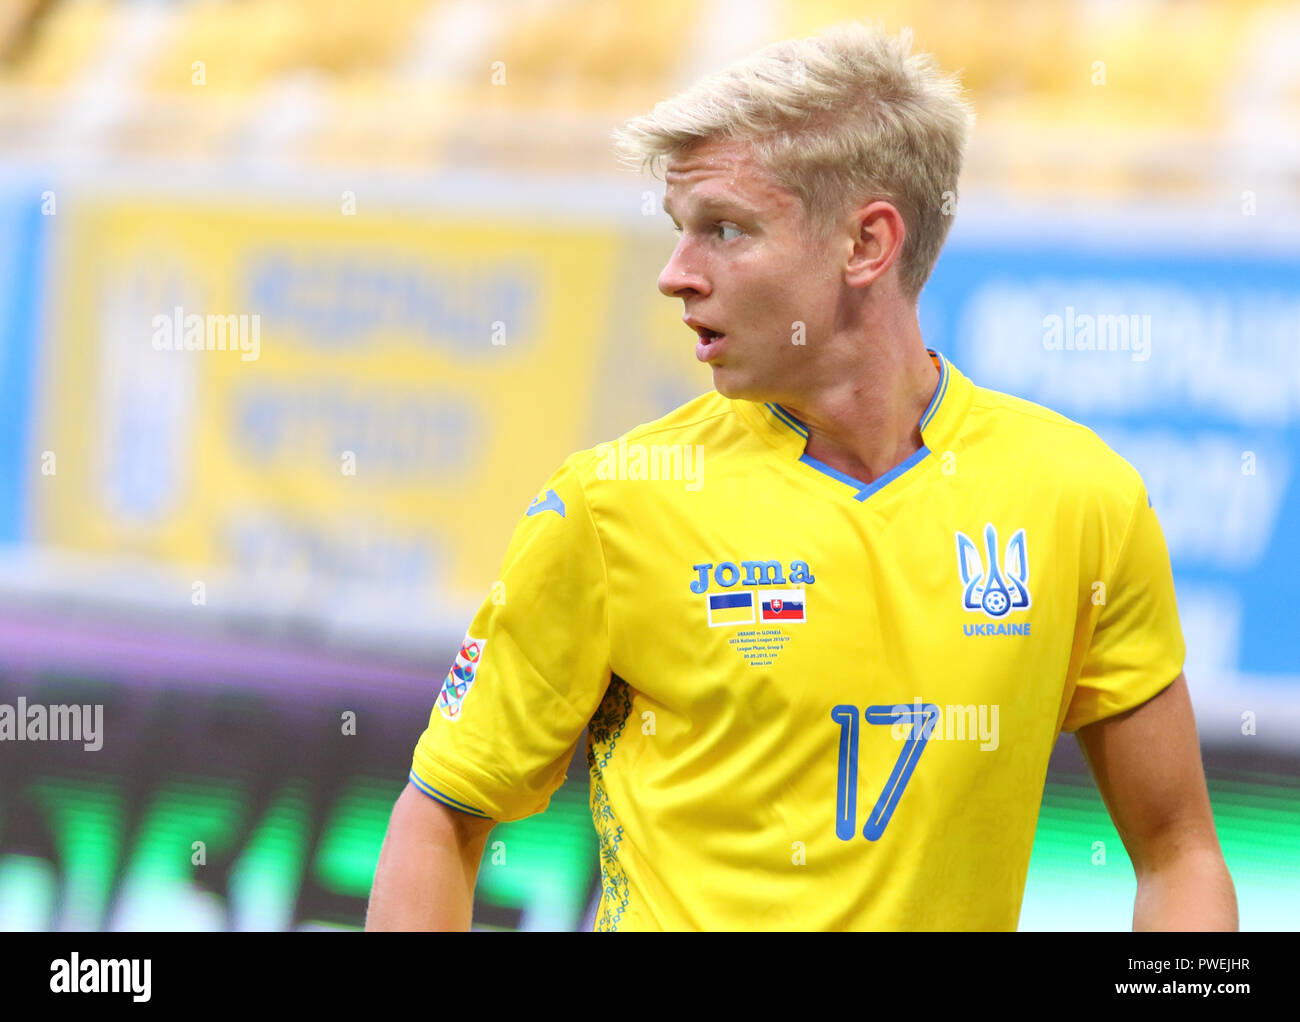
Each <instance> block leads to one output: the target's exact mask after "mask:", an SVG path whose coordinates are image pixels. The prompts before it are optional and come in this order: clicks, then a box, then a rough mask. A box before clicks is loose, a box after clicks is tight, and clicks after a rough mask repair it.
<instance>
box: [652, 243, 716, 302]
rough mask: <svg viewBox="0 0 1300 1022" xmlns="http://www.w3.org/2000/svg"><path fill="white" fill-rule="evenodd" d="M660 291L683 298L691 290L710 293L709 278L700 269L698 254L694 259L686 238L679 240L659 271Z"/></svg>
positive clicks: (670, 296) (704, 293)
mask: <svg viewBox="0 0 1300 1022" xmlns="http://www.w3.org/2000/svg"><path fill="white" fill-rule="evenodd" d="M659 291H660V293H661V294H665V295H667V296H668V297H669V298H682V297H685V296H686V295H687V294H688V293H690V292H698V293H700V294H703V295H707V294H708V293H709V283H708V279H707V278H706V277H705V275H704V273H703V271H702V270H701V269H700V264H699V258H698V256H697V257H695V258H694V259H692V258H691V257H690V254H689V253H688V252H687V251H686V242H685V239H683V240H682V241H680V242H678V244H677V247H676V248H675V249H673V254H672V255H671V256H670V257H669V259H668V262H667V263H666V264H664V268H663V269H662V270H661V271H660V272H659Z"/></svg>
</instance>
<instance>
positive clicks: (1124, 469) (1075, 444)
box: [967, 385, 1146, 506]
mask: <svg viewBox="0 0 1300 1022" xmlns="http://www.w3.org/2000/svg"><path fill="white" fill-rule="evenodd" d="M967 436H968V437H970V438H972V439H980V440H984V441H986V442H992V443H993V444H995V445H996V448H997V449H998V450H999V451H1001V452H1003V456H1004V457H1005V458H1007V459H1009V460H1010V461H1012V462H1015V463H1017V464H1018V466H1019V467H1020V468H1022V469H1024V470H1025V471H1026V472H1027V473H1028V474H1030V475H1031V476H1032V477H1033V478H1037V479H1040V480H1042V481H1043V482H1047V483H1056V484H1058V485H1060V486H1062V487H1063V488H1066V489H1070V490H1076V491H1085V490H1086V491H1087V492H1089V493H1093V494H1097V495H1101V496H1107V495H1108V496H1112V497H1114V498H1115V499H1116V500H1119V501H1120V502H1122V503H1126V504H1128V505H1129V506H1131V505H1132V501H1133V499H1134V497H1135V495H1136V494H1139V493H1141V494H1143V495H1145V492H1146V489H1145V484H1144V483H1143V482H1142V478H1141V476H1140V475H1139V473H1138V471H1137V469H1135V468H1134V467H1133V466H1132V465H1131V464H1130V463H1129V462H1128V461H1127V460H1126V459H1125V458H1124V457H1123V456H1121V455H1120V454H1119V453H1118V452H1117V451H1115V449H1114V448H1112V447H1111V446H1110V445H1109V444H1107V443H1106V441H1105V440H1103V439H1102V438H1101V437H1100V436H1098V435H1097V433H1096V432H1095V431H1094V430H1092V429H1090V428H1089V427H1087V426H1085V425H1084V424H1083V423H1081V422H1076V421H1075V420H1074V419H1071V418H1069V417H1068V416H1066V415H1062V414H1061V413H1060V412H1058V411H1055V410H1054V409H1051V408H1048V407H1046V406H1045V405H1040V404H1035V403H1034V402H1033V401H1027V400H1025V399H1024V398H1021V397H1016V396H1015V395H1013V394H1006V393H1003V392H1002V391H999V390H993V389H991V388H989V387H982V386H979V385H976V386H975V387H974V388H973V396H972V400H971V408H970V413H969V418H968V422H967Z"/></svg>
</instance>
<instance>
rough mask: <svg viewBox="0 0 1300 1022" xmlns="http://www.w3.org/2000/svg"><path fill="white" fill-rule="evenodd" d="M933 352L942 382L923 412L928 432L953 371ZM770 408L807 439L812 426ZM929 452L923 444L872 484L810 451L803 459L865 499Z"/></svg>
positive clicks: (773, 406)
mask: <svg viewBox="0 0 1300 1022" xmlns="http://www.w3.org/2000/svg"><path fill="white" fill-rule="evenodd" d="M930 354H932V355H936V356H937V357H938V359H939V383H938V385H937V386H936V387H935V388H934V396H933V397H932V398H930V403H929V404H928V405H926V406H925V411H924V412H922V413H921V421H920V422H919V423H918V424H917V429H919V430H922V431H924V430H925V427H926V426H928V425H929V424H930V420H931V419H933V418H934V413H935V412H937V411H938V410H939V406H940V405H941V404H942V403H943V399H944V395H946V394H947V393H948V380H949V379H950V374H949V372H948V360H947V359H946V358H944V356H943V355H942V353H940V352H937V351H932V352H930ZM767 408H768V409H769V410H770V411H771V412H772V414H773V415H775V416H776V417H777V418H778V419H780V420H781V421H782V422H783V423H785V424H786V425H787V426H789V427H790V428H791V429H792V430H794V431H795V432H796V433H798V434H799V435H800V436H802V437H804V438H805V439H807V437H808V427H807V426H805V425H804V424H803V423H802V422H800V421H799V420H798V419H797V418H795V417H794V416H793V415H791V414H790V413H789V412H788V411H786V410H785V409H784V408H782V407H781V406H780V405H778V404H776V403H774V402H767ZM929 454H930V448H929V447H928V446H927V445H925V444H922V445H921V447H920V448H919V449H918V450H916V451H915V452H913V453H912V454H911V455H910V456H909V457H908V458H907V459H906V460H905V461H903V462H902V463H900V464H898V465H895V466H894V467H893V468H891V469H890V470H889V471H888V472H886V473H885V474H884V475H882V476H880V477H879V478H877V479H875V480H873V481H872V482H870V483H864V482H863V481H862V480H861V479H854V478H853V477H852V476H851V475H846V474H845V473H843V472H841V471H840V470H839V469H836V468H831V466H830V465H828V464H826V462H824V461H819V460H818V459H816V458H814V457H812V456H811V455H809V454H801V455H800V456H799V460H800V461H801V462H803V463H804V464H805V465H807V466H809V467H810V468H815V469H816V470H817V471H818V472H821V473H822V474H824V475H828V476H830V477H831V478H832V479H838V480H839V481H840V482H842V483H844V484H845V485H846V486H851V487H852V488H853V489H854V490H856V491H857V492H856V493H854V495H853V499H854V500H857V501H864V500H866V499H867V498H868V497H870V496H871V495H872V494H873V493H875V492H876V491H877V490H880V489H882V488H883V487H885V486H888V485H889V484H890V483H891V482H893V481H894V480H895V479H897V478H898V477H899V476H901V475H902V474H903V473H904V472H906V471H907V470H908V469H910V468H914V467H915V466H916V465H918V464H920V463H921V462H922V461H924V460H925V459H926V458H927V457H928V456H929Z"/></svg>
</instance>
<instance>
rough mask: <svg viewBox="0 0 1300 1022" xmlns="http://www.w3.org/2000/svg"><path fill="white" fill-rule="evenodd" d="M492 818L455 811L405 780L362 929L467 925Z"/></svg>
mask: <svg viewBox="0 0 1300 1022" xmlns="http://www.w3.org/2000/svg"><path fill="white" fill-rule="evenodd" d="M495 825H496V821H495V820H484V819H480V818H479V817H477V816H470V815H469V814H468V813H461V812H457V811H456V810H455V809H451V808H449V807H447V806H444V805H442V804H441V803H439V802H435V801H434V800H433V799H431V798H429V797H428V796H427V795H425V794H424V793H423V792H421V791H419V790H418V789H417V788H416V787H415V786H414V785H412V784H408V785H407V786H406V788H405V789H403V791H402V794H401V795H400V796H398V799H397V803H396V805H394V806H393V814H392V817H391V818H390V819H389V821H388V833H387V834H386V835H385V836H384V845H383V848H382V849H381V851H380V853H379V866H378V868H377V869H376V870H375V881H374V886H373V887H372V888H371V891H370V906H369V909H368V911H367V913H366V929H367V930H468V929H469V928H470V919H471V914H472V911H473V907H474V884H475V882H476V880H477V879H478V867H479V862H480V861H481V859H482V858H483V847H484V845H486V844H487V838H488V834H489V832H490V831H491V830H492V828H493V827H494V826H495Z"/></svg>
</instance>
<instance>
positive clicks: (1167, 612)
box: [1061, 473, 1186, 731]
mask: <svg viewBox="0 0 1300 1022" xmlns="http://www.w3.org/2000/svg"><path fill="white" fill-rule="evenodd" d="M1134 476H1136V473H1134ZM1137 482H1138V499H1137V502H1136V506H1135V507H1133V509H1132V512H1131V515H1130V519H1129V522H1128V526H1127V529H1126V531H1125V532H1124V533H1123V539H1122V541H1121V543H1120V546H1119V550H1118V554H1117V555H1116V556H1115V558H1114V560H1113V564H1112V567H1111V569H1110V570H1109V572H1107V574H1106V577H1104V578H1101V579H1098V580H1096V581H1094V582H1093V583H1092V584H1091V585H1090V587H1089V593H1090V595H1091V596H1092V600H1090V603H1095V602H1097V601H1098V600H1099V602H1100V606H1099V611H1098V613H1097V616H1096V623H1095V626H1094V628H1093V630H1092V634H1091V638H1090V640H1089V642H1088V646H1087V650H1086V653H1085V655H1084V658H1083V666H1082V669H1081V671H1080V674H1079V679H1078V682H1077V683H1076V685H1075V689H1074V693H1073V696H1072V698H1071V700H1070V703H1069V707H1068V709H1067V710H1066V714H1065V719H1064V721H1063V723H1062V725H1061V729H1062V730H1063V731H1074V730H1076V729H1078V728H1080V727H1083V726H1085V725H1087V724H1092V723H1094V722H1096V721H1098V720H1104V719H1106V718H1107V717H1113V716H1115V715H1116V714H1118V713H1123V712H1124V711H1125V710H1130V709H1133V708H1134V707H1136V706H1141V705H1142V704H1143V703H1144V702H1146V701H1147V700H1148V699H1150V698H1151V697H1152V696H1155V695H1156V694H1158V693H1159V692H1161V691H1162V690H1163V689H1164V688H1166V687H1167V686H1168V685H1169V684H1170V683H1171V682H1173V680H1174V679H1175V678H1177V677H1178V675H1179V673H1180V672H1181V671H1182V669H1183V658H1184V656H1185V654H1186V646H1185V645H1184V642H1183V631H1182V626H1181V625H1180V624H1179V621H1178V604H1177V601H1176V599H1175V596H1174V579H1173V571H1172V569H1171V567H1170V564H1169V550H1168V547H1167V546H1166V545H1165V537H1164V533H1163V532H1162V531H1161V528H1160V522H1159V520H1158V519H1157V518H1156V513H1155V511H1154V510H1153V509H1152V507H1151V504H1150V501H1149V499H1148V497H1147V494H1146V488H1145V487H1144V486H1142V485H1141V481H1140V479H1139V480H1137ZM1097 582H1101V583H1102V584H1103V587H1098V586H1097V584H1096V583H1097Z"/></svg>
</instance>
